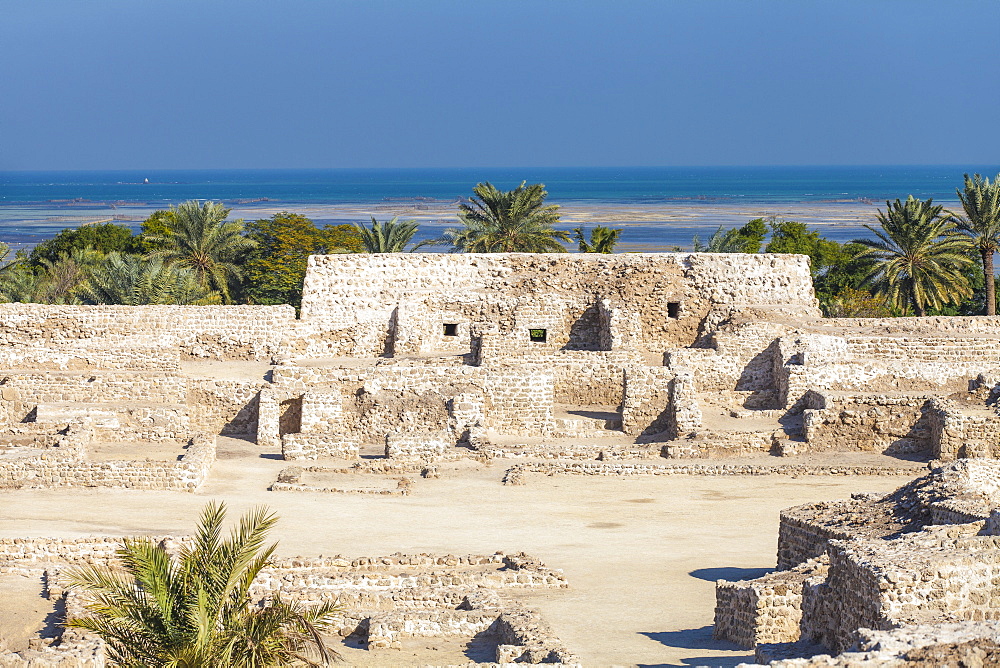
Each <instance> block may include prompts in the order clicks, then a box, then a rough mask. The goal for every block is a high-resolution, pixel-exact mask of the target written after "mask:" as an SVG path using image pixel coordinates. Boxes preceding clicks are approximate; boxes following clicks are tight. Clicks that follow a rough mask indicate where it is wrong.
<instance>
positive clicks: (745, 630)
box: [712, 559, 828, 648]
mask: <svg viewBox="0 0 1000 668" xmlns="http://www.w3.org/2000/svg"><path fill="white" fill-rule="evenodd" d="M827 567H828V562H827V561H826V559H814V560H810V561H809V562H806V563H804V564H801V565H800V566H797V567H796V568H793V569H790V570H784V571H777V572H775V573H770V574H768V575H765V576H763V577H760V578H757V579H756V580H741V581H736V582H727V581H725V580H719V581H717V582H716V585H715V600H716V607H715V625H714V628H713V630H712V637H713V638H716V639H719V640H728V641H730V642H734V643H736V644H738V645H741V646H743V647H746V648H753V647H756V646H757V645H760V644H763V643H787V642H795V641H797V640H799V635H800V634H799V623H800V622H801V620H802V589H803V586H804V585H805V582H806V580H807V579H808V578H811V577H815V576H823V575H825V574H826V571H827Z"/></svg>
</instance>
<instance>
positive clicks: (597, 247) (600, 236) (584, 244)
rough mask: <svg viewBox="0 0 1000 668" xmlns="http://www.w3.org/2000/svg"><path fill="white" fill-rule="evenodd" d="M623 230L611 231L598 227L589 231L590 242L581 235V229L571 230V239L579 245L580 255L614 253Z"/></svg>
mask: <svg viewBox="0 0 1000 668" xmlns="http://www.w3.org/2000/svg"><path fill="white" fill-rule="evenodd" d="M623 230H624V228H618V229H612V228H610V227H604V226H603V225H598V226H597V227H595V228H594V229H592V230H591V231H590V241H587V238H586V237H585V236H584V235H583V228H582V227H575V228H573V238H574V239H575V240H576V242H577V243H578V244H579V248H580V252H581V253H606V254H607V253H614V252H615V246H616V245H618V237H620V236H621V233H622V231H623Z"/></svg>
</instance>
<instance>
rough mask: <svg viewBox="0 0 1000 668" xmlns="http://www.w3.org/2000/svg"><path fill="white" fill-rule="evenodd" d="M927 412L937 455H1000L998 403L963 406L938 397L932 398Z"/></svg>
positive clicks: (961, 456) (937, 457)
mask: <svg viewBox="0 0 1000 668" xmlns="http://www.w3.org/2000/svg"><path fill="white" fill-rule="evenodd" d="M927 416H928V420H927V422H928V429H929V431H930V443H931V452H932V456H933V457H934V459H941V460H944V461H951V460H954V459H959V458H964V457H990V458H996V457H997V456H998V454H1000V415H998V413H997V409H996V408H995V407H990V408H988V407H986V406H977V407H974V406H960V405H959V404H957V403H956V402H954V401H949V400H947V399H940V398H934V399H931V400H930V401H929V402H928V409H927Z"/></svg>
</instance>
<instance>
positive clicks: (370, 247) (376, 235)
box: [354, 216, 418, 253]
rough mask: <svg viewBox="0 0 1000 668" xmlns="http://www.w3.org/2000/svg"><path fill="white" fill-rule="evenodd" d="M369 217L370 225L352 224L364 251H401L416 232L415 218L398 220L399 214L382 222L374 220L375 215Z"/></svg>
mask: <svg viewBox="0 0 1000 668" xmlns="http://www.w3.org/2000/svg"><path fill="white" fill-rule="evenodd" d="M371 219H372V226H371V227H366V226H365V225H359V224H357V223H355V224H354V228H355V229H356V230H357V233H358V234H359V235H360V236H361V243H362V244H363V245H364V252H365V253H402V252H403V251H405V250H406V246H407V244H409V243H410V240H412V239H413V235H414V234H416V233H417V227H418V226H417V221H415V220H399V216H393V218H392V220H387V221H386V222H384V223H383V222H380V221H377V220H375V216H372V217H371ZM413 250H416V248H414V249H413Z"/></svg>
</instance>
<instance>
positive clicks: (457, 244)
mask: <svg viewBox="0 0 1000 668" xmlns="http://www.w3.org/2000/svg"><path fill="white" fill-rule="evenodd" d="M472 192H473V193H474V196H473V197H472V198H471V199H470V200H469V203H467V204H466V203H464V202H463V203H462V204H459V205H458V208H459V212H458V217H459V220H460V221H461V222H462V224H463V226H464V227H462V228H453V229H448V230H445V232H444V241H446V242H447V243H450V244H451V245H452V249H453V250H455V251H464V252H466V253H552V252H556V253H565V252H566V248H565V247H564V246H563V245H562V244H560V243H559V242H560V241H569V234H567V233H566V232H564V231H562V230H557V229H554V228H553V227H552V226H553V225H554V224H556V223H558V222H559V213H558V210H559V206H558V205H556V204H545V197H546V195H548V193H547V192H546V191H545V186H544V185H542V184H541V183H534V184H532V185H530V186H526V185H525V181H522V182H521V185H519V186H518V187H517V188H515V189H514V190H508V191H501V190H497V189H496V188H495V187H494V186H493V184H491V183H479V184H477V185H476V187H475V188H473V189H472Z"/></svg>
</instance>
